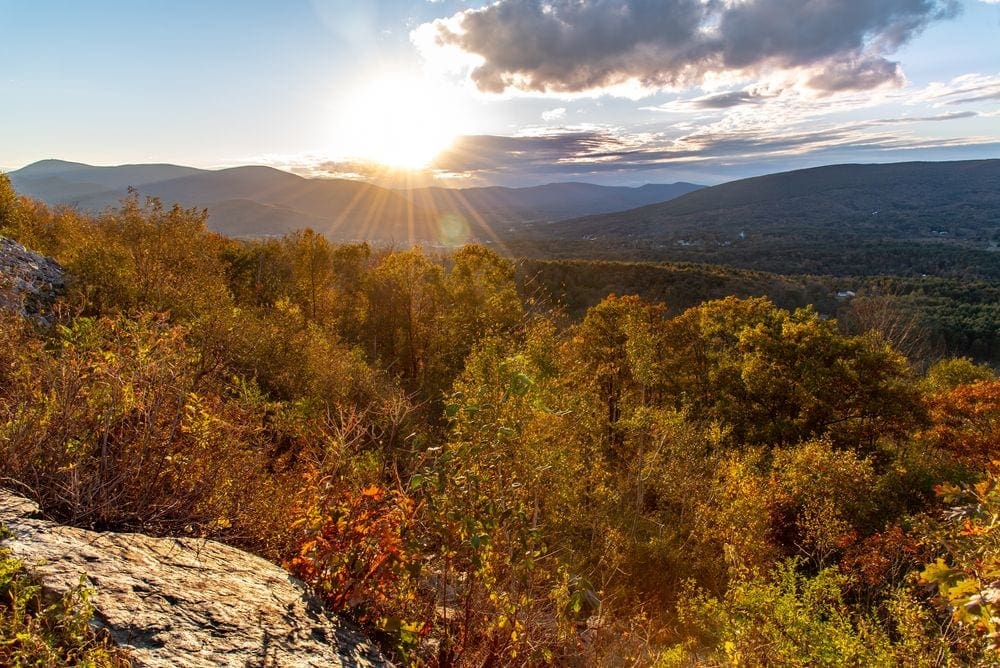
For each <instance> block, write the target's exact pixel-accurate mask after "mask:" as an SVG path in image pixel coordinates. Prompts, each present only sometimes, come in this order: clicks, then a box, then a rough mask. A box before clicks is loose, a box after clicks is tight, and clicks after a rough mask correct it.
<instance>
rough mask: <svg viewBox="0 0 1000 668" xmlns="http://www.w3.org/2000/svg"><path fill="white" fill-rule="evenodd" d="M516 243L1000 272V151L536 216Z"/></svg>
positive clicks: (821, 265)
mask: <svg viewBox="0 0 1000 668" xmlns="http://www.w3.org/2000/svg"><path fill="white" fill-rule="evenodd" d="M529 232H530V233H528V234H525V235H522V237H520V239H518V240H515V241H514V242H513V244H514V246H515V247H518V246H519V245H520V246H521V247H523V248H536V249H538V252H542V253H545V254H548V255H556V256H577V257H600V258H619V259H646V260H660V261H666V260H670V261H696V262H709V263H716V264H726V265H730V266H736V267H743V268H747V269H756V270H761V271H773V272H780V273H785V274H790V273H803V274H805V273H809V274H840V275H857V274H865V275H871V274H879V273H898V274H902V275H922V274H928V275H931V274H938V275H960V274H961V272H965V273H966V274H967V275H970V276H981V277H987V278H991V279H995V278H1000V252H998V251H1000V160H977V161H962V162H937V163H928V162H910V163H895V164H884V165H833V166H829V167H818V168H814V169H805V170H798V171H792V172H784V173H779V174H770V175H767V176H761V177H756V178H751V179H742V180H739V181H733V182H730V183H725V184H722V185H719V186H714V187H710V188H703V189H700V190H697V191H694V192H691V193H688V194H686V195H683V196H681V197H678V198H676V199H672V200H670V201H668V202H664V203H661V204H655V205H651V206H645V207H641V208H636V209H631V210H628V211H621V212H616V213H610V214H604V215H596V216H587V217H581V218H577V219H572V220H564V221H560V222H556V223H553V224H549V225H538V224H536V225H533V226H531V227H530V230H529Z"/></svg>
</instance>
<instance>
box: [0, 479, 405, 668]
mask: <svg viewBox="0 0 1000 668" xmlns="http://www.w3.org/2000/svg"><path fill="white" fill-rule="evenodd" d="M0 523H2V524H3V525H5V526H6V527H7V529H8V530H9V531H10V532H11V534H12V537H11V538H8V539H6V540H5V541H4V542H3V545H4V547H6V548H8V549H10V550H11V551H12V552H13V555H14V556H15V557H17V558H18V559H19V560H21V561H22V562H23V563H24V564H25V565H26V567H27V568H28V569H29V570H30V571H31V572H33V573H34V574H35V575H37V576H38V577H39V578H40V579H41V581H42V585H43V588H44V589H45V590H47V591H48V592H49V593H51V594H61V593H63V592H65V591H67V590H68V589H70V588H71V587H73V586H75V585H77V584H79V583H80V581H81V577H83V578H84V583H85V585H86V586H88V587H89V588H91V589H92V590H93V598H92V603H93V605H94V608H95V616H94V623H95V625H98V626H102V627H105V628H107V629H108V631H109V632H110V633H111V636H112V637H113V638H114V639H115V641H116V642H117V643H118V644H120V645H122V646H123V647H126V648H127V649H129V650H130V651H131V653H132V656H133V658H134V661H135V663H136V665H139V666H157V667H158V666H163V667H164V668H165V667H167V666H206V667H208V666H213V667H214V666H358V667H361V666H380V665H387V661H386V659H385V658H384V657H383V656H382V655H381V653H380V652H379V650H378V649H377V648H376V647H375V646H374V645H372V643H371V642H370V641H368V640H367V639H366V638H365V637H364V635H363V634H362V633H361V631H360V629H358V628H357V627H356V626H354V625H352V624H351V623H350V622H348V621H347V620H344V619H341V618H339V617H338V616H336V615H334V614H331V613H329V612H327V611H325V610H324V609H323V607H322V606H321V605H320V603H319V602H318V601H316V600H315V599H314V598H312V597H311V596H310V595H309V593H308V592H307V591H306V589H305V587H304V586H303V584H302V583H301V582H300V581H299V580H297V579H295V578H294V577H292V576H290V575H289V574H288V573H287V572H286V571H284V570H283V569H281V568H279V567H278V566H275V565H274V564H272V563H270V562H268V561H265V560H264V559H261V558H259V557H256V556H254V555H251V554H248V553H246V552H243V551H241V550H238V549H236V548H233V547H230V546H228V545H223V544H222V543H218V542H215V541H211V540H200V539H194V538H153V537H150V536H145V535H142V534H130V533H113V532H95V531H87V530H84V529H77V528H74V527H69V526H63V525H60V524H57V523H55V522H51V521H48V520H46V519H45V518H44V517H43V516H42V515H41V513H40V512H39V508H38V506H37V505H36V504H34V503H33V502H31V501H29V500H27V499H25V498H23V497H20V496H18V495H16V494H13V493H11V492H8V491H6V490H0Z"/></svg>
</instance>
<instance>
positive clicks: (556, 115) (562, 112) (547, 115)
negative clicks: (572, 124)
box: [542, 107, 566, 122]
mask: <svg viewBox="0 0 1000 668" xmlns="http://www.w3.org/2000/svg"><path fill="white" fill-rule="evenodd" d="M563 118H566V107H558V108H556V109H549V110H548V111H543V112H542V120H543V121H546V122H551V121H558V120H560V119H563Z"/></svg>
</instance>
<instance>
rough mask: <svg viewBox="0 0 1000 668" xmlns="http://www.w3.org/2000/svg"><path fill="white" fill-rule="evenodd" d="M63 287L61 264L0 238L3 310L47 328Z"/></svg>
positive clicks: (0, 276)
mask: <svg viewBox="0 0 1000 668" xmlns="http://www.w3.org/2000/svg"><path fill="white" fill-rule="evenodd" d="M64 287H65V272H64V271H63V268H62V267H61V266H59V263H58V262H56V261H55V260H53V259H52V258H49V257H45V256H44V255H39V254H38V253H35V252H33V251H30V250H28V249H27V248H25V247H24V246H22V245H21V244H19V243H17V242H16V241H13V240H11V239H8V238H7V237H0V308H2V309H5V310H8V311H15V312H17V313H20V314H21V315H23V316H26V317H29V318H32V319H34V320H36V321H37V322H39V323H40V324H43V325H47V324H49V309H50V308H51V307H52V302H53V301H54V300H55V298H56V297H57V296H58V295H59V293H60V292H62V290H63V288H64Z"/></svg>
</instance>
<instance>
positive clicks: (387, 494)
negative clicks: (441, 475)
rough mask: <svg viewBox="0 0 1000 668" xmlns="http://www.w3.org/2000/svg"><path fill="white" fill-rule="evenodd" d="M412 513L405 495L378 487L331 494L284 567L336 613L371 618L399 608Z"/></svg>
mask: <svg viewBox="0 0 1000 668" xmlns="http://www.w3.org/2000/svg"><path fill="white" fill-rule="evenodd" d="M414 511H415V504H414V503H413V501H412V500H411V499H410V498H409V497H407V496H406V495H405V494H403V493H401V492H397V491H389V490H386V489H385V488H383V487H380V486H378V485H370V486H368V487H365V488H364V489H362V490H360V491H351V490H348V491H345V492H341V493H339V494H331V495H330V496H328V497H327V499H326V500H325V501H324V502H322V503H321V504H320V507H317V508H312V509H310V510H309V511H308V512H307V515H306V517H305V519H303V520H300V521H299V523H298V525H299V526H301V527H302V529H303V535H302V541H301V543H300V546H299V549H298V551H297V553H296V554H295V556H294V557H292V558H291V559H289V560H287V562H286V567H287V568H288V569H289V570H291V571H292V572H293V573H295V575H297V576H298V577H300V578H302V580H304V581H305V582H307V583H308V584H310V585H311V586H312V587H313V588H314V589H315V590H316V592H317V593H318V594H319V595H320V596H322V598H323V599H324V600H325V601H326V602H327V603H328V604H329V605H330V606H331V607H332V608H333V609H334V610H346V609H351V610H353V611H355V612H357V613H360V614H359V616H360V617H361V618H363V619H366V618H371V617H372V616H373V613H377V612H380V611H384V610H385V609H386V607H387V605H388V604H389V603H390V602H392V601H395V602H396V603H398V600H397V599H396V596H397V595H398V594H399V591H398V590H399V587H400V585H401V584H402V581H403V580H404V579H405V577H406V575H407V567H408V566H409V565H410V563H411V561H412V560H413V555H411V554H409V553H408V551H407V549H406V543H405V535H406V531H407V529H408V528H409V525H410V522H411V520H412V518H413V514H414ZM362 604H364V609H362V608H361V606H362Z"/></svg>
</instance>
